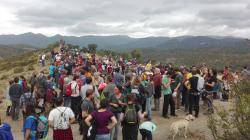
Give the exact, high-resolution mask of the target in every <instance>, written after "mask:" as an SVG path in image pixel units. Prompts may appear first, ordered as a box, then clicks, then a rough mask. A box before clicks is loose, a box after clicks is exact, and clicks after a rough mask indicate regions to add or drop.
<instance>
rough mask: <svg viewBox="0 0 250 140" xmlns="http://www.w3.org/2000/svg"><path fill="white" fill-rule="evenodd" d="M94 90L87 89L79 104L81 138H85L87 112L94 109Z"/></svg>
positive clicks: (89, 112) (86, 132) (85, 139)
mask: <svg viewBox="0 0 250 140" xmlns="http://www.w3.org/2000/svg"><path fill="white" fill-rule="evenodd" d="M93 92H94V91H93V90H92V89H88V90H87V91H86V97H85V98H84V99H83V101H82V104H81V109H82V121H81V122H80V133H81V134H82V135H83V140H87V134H88V129H89V127H88V125H87V124H86V123H85V119H86V118H87V116H88V115H89V114H91V113H92V112H93V111H94V110H95V105H94V102H93V99H94V93H93Z"/></svg>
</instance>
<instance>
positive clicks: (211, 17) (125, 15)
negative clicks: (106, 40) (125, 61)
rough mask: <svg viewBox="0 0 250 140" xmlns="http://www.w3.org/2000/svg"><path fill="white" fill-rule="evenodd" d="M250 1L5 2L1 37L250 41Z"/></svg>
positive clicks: (1, 5)
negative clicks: (199, 37) (231, 38)
mask: <svg viewBox="0 0 250 140" xmlns="http://www.w3.org/2000/svg"><path fill="white" fill-rule="evenodd" d="M249 17H250V1H249V0H174V1H173V0H126V1H121V0H109V1H104V0H42V1H41V0H24V1H20V0H1V3H0V19H1V20H0V25H1V26H0V34H9V33H14V34H18V33H24V32H35V33H43V34H46V35H53V34H63V35H90V34H92V35H111V34H112V35H113V34H122V35H130V36H134V37H145V36H180V35H232V36H240V37H250V34H248V33H249V30H250V29H249V27H250V20H249Z"/></svg>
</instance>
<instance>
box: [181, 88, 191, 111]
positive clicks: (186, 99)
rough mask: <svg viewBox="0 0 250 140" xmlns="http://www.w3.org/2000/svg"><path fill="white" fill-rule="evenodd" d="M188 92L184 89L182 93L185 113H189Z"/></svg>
mask: <svg viewBox="0 0 250 140" xmlns="http://www.w3.org/2000/svg"><path fill="white" fill-rule="evenodd" d="M188 94H189V93H188V90H187V89H186V88H184V89H183V91H182V98H181V105H183V106H184V107H185V111H188V105H189V103H188V100H189V98H188Z"/></svg>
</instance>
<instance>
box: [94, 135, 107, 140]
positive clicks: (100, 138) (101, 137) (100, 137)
mask: <svg viewBox="0 0 250 140" xmlns="http://www.w3.org/2000/svg"><path fill="white" fill-rule="evenodd" d="M95 140H110V134H103V135H98V134H97V135H96V136H95Z"/></svg>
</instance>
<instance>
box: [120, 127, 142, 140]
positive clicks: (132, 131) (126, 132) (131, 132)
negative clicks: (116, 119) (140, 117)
mask: <svg viewBox="0 0 250 140" xmlns="http://www.w3.org/2000/svg"><path fill="white" fill-rule="evenodd" d="M137 137H138V126H137V125H134V126H127V125H124V126H123V128H122V139H123V140H137V139H138V138H137Z"/></svg>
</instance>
